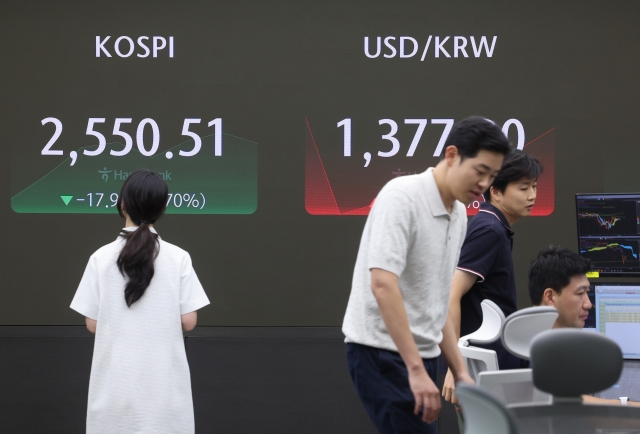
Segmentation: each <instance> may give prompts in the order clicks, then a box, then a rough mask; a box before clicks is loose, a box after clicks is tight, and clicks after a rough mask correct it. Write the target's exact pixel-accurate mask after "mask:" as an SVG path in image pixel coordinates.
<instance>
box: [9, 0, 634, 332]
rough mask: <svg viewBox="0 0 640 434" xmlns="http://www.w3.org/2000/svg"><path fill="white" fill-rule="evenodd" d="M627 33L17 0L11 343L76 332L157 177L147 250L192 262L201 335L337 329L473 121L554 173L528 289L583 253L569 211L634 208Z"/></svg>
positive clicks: (487, 9) (251, 7) (528, 249)
mask: <svg viewBox="0 0 640 434" xmlns="http://www.w3.org/2000/svg"><path fill="white" fill-rule="evenodd" d="M638 13H640V5H638V4H636V3H635V2H616V3H615V4H609V3H606V4H605V3H602V2H595V1H587V2H582V3H580V4H566V3H565V2H552V1H543V2H536V3H534V4H528V3H517V4H516V3H513V2H505V1H491V2H484V3H477V2H466V1H452V2H443V1H407V2H382V1H340V2H338V1H326V2H296V1H292V0H280V1H276V2H260V1H256V0H237V1H233V2H224V1H223V2H208V1H192V2H175V1H169V0H161V1H156V2H150V1H133V2H124V1H120V0H116V1H111V2H98V3H96V2H81V1H68V2H48V1H32V0H25V1H20V2H18V1H7V2H4V3H3V7H2V10H1V11H0V54H1V55H2V59H3V62H2V67H1V68H0V74H1V75H0V101H1V102H2V104H0V119H1V123H2V132H3V134H2V147H0V161H2V163H3V164H4V165H3V166H2V168H3V170H2V171H0V179H1V180H2V187H3V188H2V189H1V193H2V196H0V206H1V208H0V221H1V222H2V225H1V226H2V228H3V229H2V230H3V239H4V244H5V248H4V249H3V250H2V255H3V257H2V258H3V260H2V261H0V264H2V265H0V267H1V268H0V271H1V272H2V275H3V277H4V287H5V288H6V289H4V290H3V291H2V292H0V323H2V324H77V323H81V319H80V318H78V317H77V315H76V314H75V313H73V312H72V311H71V310H70V309H69V308H68V305H69V303H70V300H71V298H72V296H73V294H74V292H75V289H76V287H77V284H78V282H79V280H80V277H81V275H82V271H83V269H84V266H85V265H86V262H87V260H88V257H89V255H90V254H91V253H92V252H93V251H95V250H96V249H97V248H99V247H100V246H101V245H104V244H106V243H108V242H110V241H112V240H113V239H114V238H115V237H116V235H117V233H118V230H119V228H120V227H121V225H122V221H121V220H120V218H119V216H118V215H117V212H116V209H115V207H114V204H115V201H116V199H117V195H118V192H119V190H120V186H121V184H122V182H123V181H124V179H125V178H126V176H127V175H128V174H129V173H130V172H131V171H133V170H135V169H137V168H142V167H144V168H150V169H154V170H157V171H158V172H159V173H161V174H162V175H163V176H164V177H165V179H166V181H167V184H168V186H169V190H170V194H171V197H170V199H169V201H168V203H167V215H166V216H165V217H163V219H162V220H161V221H160V222H158V224H157V230H158V232H159V233H160V235H161V236H162V237H163V239H165V240H167V241H168V242H171V243H175V244H176V245H178V246H180V247H182V248H184V249H185V250H187V251H189V252H190V254H191V256H192V258H193V262H194V267H195V269H196V271H197V273H198V276H199V278H200V280H201V281H202V283H203V285H204V287H205V289H206V290H207V294H208V295H209V298H210V300H211V302H212V303H211V306H209V307H207V308H205V309H203V311H202V312H201V313H200V322H199V323H200V324H202V325H229V326H233V325H247V326H337V325H340V324H341V322H342V317H343V315H344V309H345V307H346V302H347V298H348V295H349V291H350V284H351V278H352V272H353V266H354V264H355V259H356V254H357V249H358V244H359V240H360V236H361V233H362V229H363V227H364V223H365V221H366V215H367V214H368V212H369V209H370V207H371V204H372V203H373V201H374V200H375V197H376V194H377V192H378V191H379V190H380V188H382V186H383V185H384V184H385V183H386V182H388V181H389V180H391V179H392V178H394V177H396V176H405V175H409V174H413V173H419V172H422V171H424V170H425V169H427V168H428V167H430V166H433V165H435V164H437V162H438V161H439V155H440V153H441V150H442V145H443V143H444V140H445V139H446V137H447V135H448V133H449V131H450V129H451V126H452V125H453V123H454V122H456V121H459V120H461V119H463V118H465V117H467V116H471V115H479V116H483V117H485V118H487V119H489V120H491V121H493V122H495V123H496V124H497V125H499V126H500V128H502V129H503V131H505V133H506V134H507V136H508V138H509V140H510V142H511V143H512V146H513V147H514V148H519V149H522V150H524V151H525V152H527V153H530V154H531V155H533V156H535V157H536V158H537V159H538V160H540V162H541V163H542V164H543V166H544V167H545V171H544V173H543V175H542V176H541V178H540V179H539V180H538V198H537V201H536V205H535V206H534V208H533V212H532V217H530V218H526V219H522V220H521V221H519V222H518V223H517V224H516V225H515V227H514V231H515V233H516V235H515V237H514V264H515V267H516V277H517V286H518V288H519V290H520V291H525V290H526V275H527V269H528V265H529V263H530V261H531V260H532V259H533V258H535V255H536V253H537V251H538V250H540V249H542V248H544V247H546V246H547V245H549V244H556V245H561V246H562V247H569V248H572V249H574V250H578V245H577V243H576V240H575V226H574V225H575V224H576V221H575V205H574V197H575V194H576V193H577V192H579V191H592V192H601V191H602V192H603V191H616V192H625V191H636V190H637V186H636V185H634V182H635V172H636V170H635V166H636V165H637V161H639V160H640V147H638V146H636V145H635V144H634V143H635V141H636V140H637V139H636V137H635V131H634V128H633V125H635V121H636V117H637V100H638V98H639V97H640V89H639V88H638V86H637V84H636V77H635V71H636V70H637V68H638V66H640V54H638V53H637V50H636V47H635V43H634V41H635V40H637V39H636V36H640V35H638V33H640V30H639V29H638V26H637V24H636V23H635V20H634V17H637V16H638ZM482 200H483V198H482V197H478V198H477V200H476V201H474V202H473V203H472V204H470V205H469V207H468V214H469V215H470V216H472V215H473V214H475V213H476V212H477V209H478V207H479V203H480V202H481V201H482ZM589 224H591V223H589ZM624 226H625V222H618V223H616V230H617V229H618V228H621V230H622V228H623V227H624ZM593 229H594V231H596V232H598V231H600V232H602V231H605V229H602V228H601V227H599V226H598V227H595V226H594V228H593ZM592 247H593V246H592ZM596 247H597V246H596ZM630 261H632V262H633V261H636V262H637V259H633V260H631V259H630ZM527 300H528V295H527V294H526V293H525V292H522V293H518V303H519V305H520V307H526V306H527V304H528V301H527Z"/></svg>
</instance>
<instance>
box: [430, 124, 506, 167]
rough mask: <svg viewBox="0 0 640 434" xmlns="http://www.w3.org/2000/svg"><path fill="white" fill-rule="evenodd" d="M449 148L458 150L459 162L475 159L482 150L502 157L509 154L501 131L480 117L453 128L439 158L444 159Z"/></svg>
mask: <svg viewBox="0 0 640 434" xmlns="http://www.w3.org/2000/svg"><path fill="white" fill-rule="evenodd" d="M449 146H455V147H456V148H458V152H459V153H460V157H461V161H462V160H464V159H465V158H473V157H475V156H476V155H478V152H480V151H482V150H485V151H490V152H496V153H498V154H502V155H509V152H511V147H510V146H509V140H507V138H506V137H505V135H504V133H503V132H502V130H500V128H499V127H498V126H497V125H496V124H494V123H493V122H491V121H488V120H487V119H485V118H483V117H480V116H471V117H469V118H466V119H463V120H461V121H460V122H458V123H457V124H455V125H454V126H453V128H452V129H451V132H450V133H449V136H448V137H447V140H446V141H445V142H444V150H443V151H442V153H441V154H440V158H444V155H445V151H446V149H447V148H448V147H449Z"/></svg>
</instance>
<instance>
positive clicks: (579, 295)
mask: <svg viewBox="0 0 640 434" xmlns="http://www.w3.org/2000/svg"><path fill="white" fill-rule="evenodd" d="M588 291H589V280H588V279H587V276H586V275H584V274H582V275H577V276H573V277H572V278H571V281H569V284H568V285H567V286H565V287H564V288H562V291H561V292H560V294H558V293H557V292H556V291H553V290H552V293H551V297H552V300H553V305H554V306H555V308H556V309H557V310H558V319H557V321H556V326H557V327H573V328H583V327H584V322H585V320H586V319H587V317H588V316H589V309H591V301H589V295H588ZM550 304H551V303H550Z"/></svg>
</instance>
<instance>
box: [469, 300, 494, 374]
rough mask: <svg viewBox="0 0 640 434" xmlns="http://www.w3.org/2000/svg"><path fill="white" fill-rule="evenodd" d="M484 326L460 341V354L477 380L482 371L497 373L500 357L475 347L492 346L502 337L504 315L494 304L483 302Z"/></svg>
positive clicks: (487, 301)
mask: <svg viewBox="0 0 640 434" xmlns="http://www.w3.org/2000/svg"><path fill="white" fill-rule="evenodd" d="M480 306H481V307H482V325H480V328H479V329H478V330H476V331H475V332H473V333H471V334H468V335H466V336H462V337H461V338H460V340H458V348H459V349H460V354H462V357H463V358H464V360H465V363H466V365H467V369H468V371H469V374H470V375H471V377H472V378H473V379H474V380H475V379H477V377H478V374H479V373H480V372H482V371H496V370H497V369H498V356H497V355H496V352H495V351H494V350H487V349H485V348H479V347H474V346H473V345H474V344H490V343H492V342H495V341H497V340H498V338H499V337H500V332H501V330H502V324H503V323H504V314H503V313H502V310H501V309H500V308H499V307H498V305H496V304H495V303H494V302H492V301H490V300H482V303H481V304H480ZM470 345H471V346H470Z"/></svg>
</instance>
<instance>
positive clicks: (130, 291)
mask: <svg viewBox="0 0 640 434" xmlns="http://www.w3.org/2000/svg"><path fill="white" fill-rule="evenodd" d="M120 235H121V236H122V237H124V239H125V240H126V243H125V245H124V247H123V248H122V250H121V251H120V256H119V257H118V261H117V264H118V269H119V270H120V273H122V275H126V276H127V277H129V281H128V282H127V285H126V286H125V289H124V299H125V301H126V302H127V306H129V307H131V305H132V304H133V303H135V302H136V301H138V300H139V299H140V297H142V295H143V294H144V292H145V291H146V289H147V287H148V286H149V284H150V283H151V279H152V278H153V274H154V273H155V269H154V267H153V263H154V261H155V259H156V257H157V256H158V253H159V251H160V245H159V243H158V234H154V233H153V232H151V229H149V225H148V224H147V223H146V222H141V223H140V226H139V227H138V229H136V230H135V231H125V230H123V231H122V232H121V233H120Z"/></svg>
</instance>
